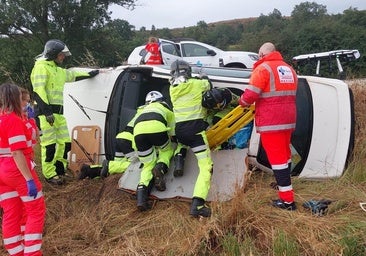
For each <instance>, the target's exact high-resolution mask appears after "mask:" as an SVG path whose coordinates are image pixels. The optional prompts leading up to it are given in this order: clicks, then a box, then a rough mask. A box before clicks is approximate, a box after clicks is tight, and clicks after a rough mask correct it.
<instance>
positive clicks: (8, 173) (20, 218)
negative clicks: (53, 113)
mask: <svg viewBox="0 0 366 256" xmlns="http://www.w3.org/2000/svg"><path fill="white" fill-rule="evenodd" d="M32 157H33V148H32V135H31V131H30V130H29V129H28V128H27V126H26V122H25V121H24V119H23V112H22V106H21V91H20V88H19V87H18V86H16V85H14V84H10V83H5V84H2V85H1V86H0V206H1V207H2V208H3V217H2V235H3V245H4V247H5V249H6V250H7V251H8V253H9V254H10V255H12V256H20V255H22V256H23V255H24V256H30V255H32V256H38V255H42V251H41V246H42V233H43V227H44V221H45V212H46V206H45V200H44V197H43V193H42V184H41V182H40V181H39V178H38V176H37V173H36V171H35V169H34V166H35V164H34V162H33V160H32ZM23 225H24V226H23Z"/></svg>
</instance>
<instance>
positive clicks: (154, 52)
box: [144, 37, 163, 65]
mask: <svg viewBox="0 0 366 256" xmlns="http://www.w3.org/2000/svg"><path fill="white" fill-rule="evenodd" d="M145 50H146V55H145V56H144V62H145V64H149V65H161V64H163V59H162V57H161V53H160V45H159V42H158V39H157V38H156V37H149V42H148V43H147V44H146V46H145Z"/></svg>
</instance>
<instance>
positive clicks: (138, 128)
mask: <svg viewBox="0 0 366 256" xmlns="http://www.w3.org/2000/svg"><path fill="white" fill-rule="evenodd" d="M145 102H146V105H145V107H144V108H143V110H142V111H141V112H140V114H139V115H138V117H137V118H136V121H135V124H134V128H133V135H134V139H135V144H136V149H137V154H138V156H139V160H140V162H141V163H143V167H142V171H141V176H140V182H139V184H138V186H137V190H136V196H137V208H138V209H139V210H140V211H146V210H148V209H149V208H150V205H149V204H148V196H149V194H150V191H151V188H152V185H155V188H156V189H157V190H159V191H164V190H165V189H166V184H165V178H164V175H165V174H166V173H167V172H168V170H169V164H170V159H171V158H172V156H173V153H174V150H173V147H172V143H171V140H170V138H171V136H172V135H173V134H174V114H173V111H172V110H171V108H170V106H169V105H168V104H167V103H166V102H164V97H163V95H162V94H161V93H160V92H158V91H151V92H149V93H148V94H147V96H146V100H145Z"/></svg>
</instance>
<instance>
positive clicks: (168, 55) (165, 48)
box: [160, 39, 182, 66]
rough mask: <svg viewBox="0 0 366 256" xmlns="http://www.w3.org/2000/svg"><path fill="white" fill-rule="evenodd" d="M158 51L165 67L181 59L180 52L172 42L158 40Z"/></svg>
mask: <svg viewBox="0 0 366 256" xmlns="http://www.w3.org/2000/svg"><path fill="white" fill-rule="evenodd" d="M160 51H161V56H162V58H163V62H164V64H165V65H169V66H170V65H171V64H172V63H173V62H174V61H175V60H178V59H181V58H182V55H181V51H180V49H179V47H177V45H176V44H175V43H174V42H171V41H167V40H161V39H160Z"/></svg>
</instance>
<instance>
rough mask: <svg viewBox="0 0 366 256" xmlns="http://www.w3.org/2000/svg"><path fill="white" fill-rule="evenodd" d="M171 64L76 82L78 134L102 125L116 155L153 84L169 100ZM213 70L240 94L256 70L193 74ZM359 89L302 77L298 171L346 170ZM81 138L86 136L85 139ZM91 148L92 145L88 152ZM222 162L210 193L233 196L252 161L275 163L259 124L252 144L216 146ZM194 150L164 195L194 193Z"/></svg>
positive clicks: (131, 186)
mask: <svg viewBox="0 0 366 256" xmlns="http://www.w3.org/2000/svg"><path fill="white" fill-rule="evenodd" d="M169 71H170V70H169V67H168V66H149V65H140V66H120V67H117V68H114V69H102V70H101V73H100V74H99V75H98V76H96V77H95V78H92V79H86V80H82V81H78V82H73V83H68V84H66V86H65V90H64V114H65V116H66V118H67V121H68V127H69V131H70V134H71V133H72V131H73V129H74V128H75V127H78V126H79V127H80V126H97V127H99V128H100V141H101V143H100V150H99V152H98V155H97V159H96V162H99V163H101V161H102V160H103V159H104V158H107V159H112V158H113V156H114V146H113V145H114V140H115V136H116V134H117V133H118V132H119V131H121V130H123V129H124V127H125V126H126V124H127V123H128V122H129V120H130V119H131V118H132V117H133V116H134V114H135V112H136V108H137V107H138V106H140V105H143V104H144V102H145V95H146V93H147V92H149V91H151V90H158V91H160V92H161V93H162V94H163V95H164V96H165V97H166V99H167V101H169V78H170V75H169ZM200 74H206V75H207V76H208V77H209V78H210V80H211V81H212V83H213V86H214V87H227V88H229V89H231V91H232V92H234V93H236V94H238V95H240V94H241V93H242V92H243V90H244V89H245V88H246V86H247V85H248V82H249V77H250V75H251V72H250V71H249V70H243V69H229V68H199V67H193V68H192V75H193V76H198V75H200ZM353 125H354V116H353V96H352V92H351V91H350V89H349V87H348V86H347V84H346V83H344V82H343V81H341V80H335V79H327V78H320V77H306V76H304V77H302V76H300V77H299V86H298V91H297V124H296V130H295V132H294V133H293V136H292V149H293V163H294V164H293V169H292V174H293V176H298V177H300V178H309V179H327V178H337V177H340V176H341V175H342V174H343V172H344V170H345V168H346V165H347V160H348V158H349V156H350V153H351V151H352V147H353V141H354V132H353V131H354V129H353ZM78 144H80V142H78ZM79 146H81V147H83V145H79ZM84 153H86V154H88V152H84ZM212 157H213V161H214V170H213V177H212V185H211V190H210V194H209V198H208V200H228V199H230V198H232V196H233V195H234V192H235V189H236V188H238V187H241V186H242V185H243V184H244V182H245V174H246V172H247V170H248V163H249V165H252V166H256V167H258V168H260V169H263V170H266V171H270V168H269V167H270V165H269V163H268V161H267V158H266V154H265V152H264V150H263V148H262V146H261V143H260V138H259V136H258V134H257V133H256V132H255V128H254V129H253V132H252V134H251V137H250V142H249V147H248V148H244V149H232V150H217V151H213V152H212ZM196 162H197V161H196V159H195V157H194V155H193V153H192V152H189V153H188V155H187V157H186V163H185V172H184V176H183V177H178V178H175V177H173V175H172V174H171V172H169V173H168V174H167V190H166V191H164V192H159V191H155V190H153V191H152V195H154V196H156V197H157V198H160V199H165V198H190V197H191V196H192V191H193V186H194V183H195V180H196V177H197V173H198V166H197V163H196ZM139 167H140V164H139V163H138V162H136V163H133V164H131V165H130V167H129V169H128V170H127V171H126V172H125V173H124V174H123V175H122V177H121V179H120V182H119V184H118V187H119V188H120V189H122V190H127V191H131V192H133V191H134V190H135V189H136V187H137V183H138V180H139V175H140V169H139Z"/></svg>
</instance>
